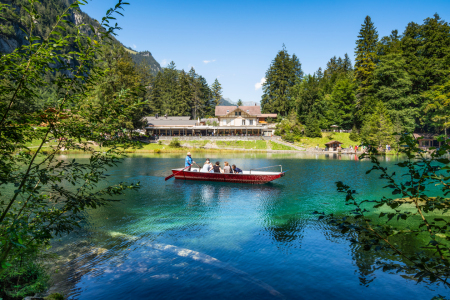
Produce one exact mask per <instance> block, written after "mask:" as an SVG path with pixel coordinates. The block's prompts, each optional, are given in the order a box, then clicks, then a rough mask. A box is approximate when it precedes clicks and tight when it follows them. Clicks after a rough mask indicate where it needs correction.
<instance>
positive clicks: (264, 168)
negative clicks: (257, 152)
mask: <svg viewBox="0 0 450 300" xmlns="http://www.w3.org/2000/svg"><path fill="white" fill-rule="evenodd" d="M273 167H281V173H283V166H282V165H275V166H268V167H262V168H256V169H250V174H252V171H254V170H261V169H268V168H273Z"/></svg>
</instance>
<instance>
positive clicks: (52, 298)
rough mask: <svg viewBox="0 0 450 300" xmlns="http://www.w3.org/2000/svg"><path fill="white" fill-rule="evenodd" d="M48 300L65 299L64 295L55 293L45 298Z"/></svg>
mask: <svg viewBox="0 0 450 300" xmlns="http://www.w3.org/2000/svg"><path fill="white" fill-rule="evenodd" d="M45 299H46V300H64V299H65V297H64V295H62V294H60V293H53V294H50V295H48V297H46V298H45Z"/></svg>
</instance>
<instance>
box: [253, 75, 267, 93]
mask: <svg viewBox="0 0 450 300" xmlns="http://www.w3.org/2000/svg"><path fill="white" fill-rule="evenodd" d="M264 82H266V78H264V77H263V78H261V81H260V82H257V83H255V91H257V90H259V89H260V88H262V85H263V84H264Z"/></svg>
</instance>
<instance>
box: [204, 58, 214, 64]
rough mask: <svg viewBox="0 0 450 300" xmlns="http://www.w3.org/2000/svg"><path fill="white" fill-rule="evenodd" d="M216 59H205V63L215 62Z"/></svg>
mask: <svg viewBox="0 0 450 300" xmlns="http://www.w3.org/2000/svg"><path fill="white" fill-rule="evenodd" d="M215 61H216V60H215V59H213V60H204V61H203V62H204V63H205V64H209V63H211V62H215Z"/></svg>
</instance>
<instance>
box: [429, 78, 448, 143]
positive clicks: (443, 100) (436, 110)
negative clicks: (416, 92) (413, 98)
mask: <svg viewBox="0 0 450 300" xmlns="http://www.w3.org/2000/svg"><path fill="white" fill-rule="evenodd" d="M446 79H447V80H446V81H445V82H444V83H443V84H442V85H435V86H433V87H432V88H431V89H430V91H428V92H426V93H424V94H423V96H424V98H425V100H426V101H425V103H424V111H425V112H426V113H427V114H426V115H425V117H426V118H427V119H428V120H429V122H430V123H431V122H432V124H431V125H432V126H433V127H434V128H435V132H437V133H440V131H441V130H444V134H445V135H446V136H447V128H448V127H449V126H450V77H447V78H446Z"/></svg>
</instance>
